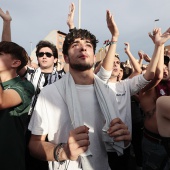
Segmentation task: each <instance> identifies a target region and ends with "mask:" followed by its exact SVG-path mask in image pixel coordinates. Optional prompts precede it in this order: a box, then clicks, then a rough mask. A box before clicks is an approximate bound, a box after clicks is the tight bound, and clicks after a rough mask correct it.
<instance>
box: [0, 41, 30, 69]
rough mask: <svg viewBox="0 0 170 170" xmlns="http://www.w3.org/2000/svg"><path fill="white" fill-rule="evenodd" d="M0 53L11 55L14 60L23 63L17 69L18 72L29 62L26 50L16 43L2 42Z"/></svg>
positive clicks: (0, 43)
mask: <svg viewBox="0 0 170 170" xmlns="http://www.w3.org/2000/svg"><path fill="white" fill-rule="evenodd" d="M0 52H3V53H6V54H10V55H11V56H12V57H13V58H14V59H18V60H20V61H21V65H20V66H19V67H18V68H17V71H19V70H21V68H23V67H24V66H26V65H27V62H28V57H29V56H28V54H27V52H26V51H25V49H24V48H23V47H21V46H19V45H18V44H16V43H14V42H8V41H1V42H0Z"/></svg>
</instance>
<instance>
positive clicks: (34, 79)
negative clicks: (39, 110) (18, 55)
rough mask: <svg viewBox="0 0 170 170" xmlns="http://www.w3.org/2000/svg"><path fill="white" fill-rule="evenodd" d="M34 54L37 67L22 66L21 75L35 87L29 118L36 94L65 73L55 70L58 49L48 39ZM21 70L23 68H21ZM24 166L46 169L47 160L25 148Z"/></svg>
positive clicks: (30, 169) (28, 136) (41, 42)
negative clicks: (42, 159) (40, 158)
mask: <svg viewBox="0 0 170 170" xmlns="http://www.w3.org/2000/svg"><path fill="white" fill-rule="evenodd" d="M36 56H37V61H38V66H39V67H38V68H37V69H33V68H31V67H29V66H27V67H25V68H23V69H24V70H25V73H24V74H23V75H22V76H23V77H24V78H26V79H27V80H29V81H30V82H31V83H32V84H33V85H34V88H35V95H34V97H33V98H32V103H31V107H30V110H29V119H30V117H31V115H32V112H33V110H34V106H35V104H36V101H37V98H38V95H39V93H40V91H41V90H42V89H43V88H44V87H45V86H47V85H50V84H52V83H54V82H55V81H57V80H59V79H60V78H62V76H63V75H64V74H65V72H64V71H63V70H61V71H57V69H56V67H55V66H56V63H57V60H58V51H57V48H56V46H55V45H54V44H52V43H51V42H49V41H46V40H42V41H40V42H39V43H38V44H37V45H36ZM22 72H23V70H22ZM26 138H27V143H28V142H29V138H30V131H27V137H26ZM26 168H27V170H34V169H41V170H47V169H48V162H45V161H39V160H37V159H34V158H33V157H32V156H31V155H30V154H29V151H28V150H27V153H26Z"/></svg>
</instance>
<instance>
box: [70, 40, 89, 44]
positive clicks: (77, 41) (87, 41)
mask: <svg viewBox="0 0 170 170" xmlns="http://www.w3.org/2000/svg"><path fill="white" fill-rule="evenodd" d="M85 42H86V43H90V44H92V43H91V41H89V40H85ZM75 43H80V40H76V41H74V42H73V43H72V44H75Z"/></svg>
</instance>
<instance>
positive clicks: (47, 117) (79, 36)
mask: <svg viewBox="0 0 170 170" xmlns="http://www.w3.org/2000/svg"><path fill="white" fill-rule="evenodd" d="M107 23H108V28H109V30H110V32H111V34H112V37H111V40H112V44H111V45H110V48H109V51H108V54H107V55H108V57H109V58H110V57H112V56H111V55H112V54H114V53H115V50H116V43H115V42H116V41H117V39H118V36H119V32H118V29H117V26H116V24H115V22H114V20H113V17H112V15H111V14H110V11H107ZM97 42H98V41H97V40H96V37H95V36H94V35H93V34H91V33H90V32H89V31H87V30H84V29H74V30H73V31H71V32H70V33H69V34H67V36H66V38H65V41H64V45H63V54H64V57H65V61H66V62H67V63H69V72H68V73H67V74H66V75H65V76H64V77H63V78H62V79H60V80H59V81H57V82H55V83H53V84H51V85H49V86H46V87H44V88H43V89H42V91H41V93H40V95H39V97H38V100H37V103H36V106H35V110H34V112H33V115H32V118H31V121H30V124H29V129H30V131H31V133H32V135H31V139H30V142H29V149H30V152H31V154H32V155H33V156H35V157H37V158H39V159H41V160H48V161H49V169H50V170H52V169H53V170H57V169H68V170H72V169H74V170H78V169H83V170H90V169H93V170H96V169H97V170H103V169H105V170H109V165H108V160H107V152H106V148H105V145H104V141H103V140H102V128H103V126H104V124H105V118H104V115H103V112H102V110H101V109H102V108H101V106H99V102H98V97H97V93H95V90H96V88H97V87H96V86H95V85H96V81H97V82H98V83H99V82H100V83H99V84H100V85H101V86H102V87H103V88H104V90H109V89H108V88H107V86H106V84H104V83H103V81H101V80H100V79H99V78H97V76H96V75H95V74H94V72H93V65H94V62H95V54H94V53H95V49H96V43H97ZM106 57H107V56H106ZM110 72H111V70H110ZM109 76H110V74H109ZM109 76H108V77H109ZM71 92H73V93H71ZM101 93H102V92H101ZM106 94H107V92H106ZM108 96H109V93H108ZM108 96H107V97H108ZM112 98H114V95H112ZM107 102H108V101H107ZM115 107H116V106H115ZM112 114H113V113H112ZM115 124H116V125H117V126H116V128H115ZM106 132H107V133H106ZM104 134H105V135H106V136H110V137H111V140H112V141H113V139H112V137H114V136H115V134H116V136H115V138H114V141H115V142H119V141H122V142H123V143H122V144H123V146H124V141H125V143H126V144H127V145H128V143H129V140H130V134H129V131H128V129H127V126H126V125H125V124H124V123H123V122H122V121H121V120H120V119H119V118H115V119H113V120H111V122H109V126H108V129H107V131H105V132H104ZM118 134H119V135H118ZM47 136H48V142H46V141H45V138H46V137H47ZM112 143H113V142H112ZM113 145H114V144H113ZM86 151H87V152H86ZM91 155H92V156H91ZM89 161H90V162H89Z"/></svg>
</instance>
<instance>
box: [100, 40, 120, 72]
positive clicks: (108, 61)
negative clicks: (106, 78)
mask: <svg viewBox="0 0 170 170" xmlns="http://www.w3.org/2000/svg"><path fill="white" fill-rule="evenodd" d="M117 40H118V37H112V39H111V44H110V46H109V49H108V52H107V54H106V57H105V58H104V60H103V63H102V66H103V68H104V69H105V70H107V71H111V70H112V69H113V62H114V58H115V54H116V46H117Z"/></svg>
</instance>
